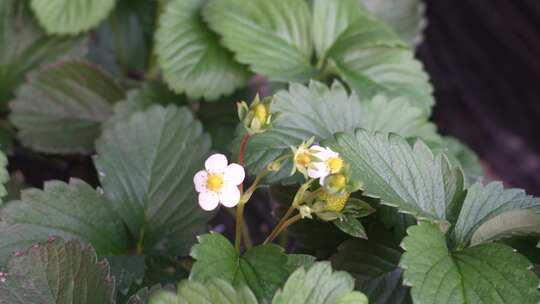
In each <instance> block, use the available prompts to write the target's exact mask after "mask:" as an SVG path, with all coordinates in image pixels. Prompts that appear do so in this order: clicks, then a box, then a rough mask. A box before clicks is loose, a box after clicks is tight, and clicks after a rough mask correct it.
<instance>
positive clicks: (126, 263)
mask: <svg viewBox="0 0 540 304" xmlns="http://www.w3.org/2000/svg"><path fill="white" fill-rule="evenodd" d="M105 259H106V260H107V262H109V265H110V268H111V276H113V277H114V281H115V283H116V289H117V290H118V291H119V292H121V293H122V294H124V295H126V294H127V293H128V292H129V289H130V287H131V286H132V285H133V284H135V283H136V284H141V283H142V280H143V278H144V268H145V263H144V256H142V255H113V256H107V257H105Z"/></svg>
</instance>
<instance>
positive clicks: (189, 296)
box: [150, 279, 258, 304]
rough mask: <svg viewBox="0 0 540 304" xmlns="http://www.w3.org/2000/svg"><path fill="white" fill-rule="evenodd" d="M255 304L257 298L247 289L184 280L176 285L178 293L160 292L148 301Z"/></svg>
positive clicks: (217, 281) (152, 303)
mask: <svg viewBox="0 0 540 304" xmlns="http://www.w3.org/2000/svg"><path fill="white" fill-rule="evenodd" d="M161 303H171V304H172V303H178V304H180V303H182V304H199V303H209V304H210V303H211V304H230V303H234V304H257V303H258V302H257V298H255V295H253V292H251V291H250V290H249V288H247V287H245V286H244V287H242V288H240V289H238V290H235V289H234V288H233V287H232V286H231V285H230V284H229V283H227V282H226V281H224V280H220V279H211V280H209V281H207V282H205V283H204V284H201V283H199V282H195V281H191V280H184V281H182V282H180V284H179V285H178V293H177V294H174V293H172V292H165V291H164V292H161V293H159V294H157V295H155V296H153V297H152V298H151V299H150V304H161Z"/></svg>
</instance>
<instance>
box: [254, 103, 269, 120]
mask: <svg viewBox="0 0 540 304" xmlns="http://www.w3.org/2000/svg"><path fill="white" fill-rule="evenodd" d="M254 112H255V117H257V119H258V120H259V121H260V122H261V124H264V123H265V122H266V118H267V116H268V111H267V110H266V107H265V106H264V105H263V104H258V105H256V106H255V109H254Z"/></svg>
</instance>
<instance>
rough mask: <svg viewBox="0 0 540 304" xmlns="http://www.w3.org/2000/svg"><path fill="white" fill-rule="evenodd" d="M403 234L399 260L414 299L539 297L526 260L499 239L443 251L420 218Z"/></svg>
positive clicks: (522, 303)
mask: <svg viewBox="0 0 540 304" xmlns="http://www.w3.org/2000/svg"><path fill="white" fill-rule="evenodd" d="M408 233H409V236H407V237H406V238H405V239H404V240H403V245H402V246H403V248H404V249H405V250H406V252H405V253H404V254H403V255H402V257H401V261H400V266H401V267H402V268H404V269H405V273H404V278H405V283H406V284H409V285H411V286H412V289H411V295H412V298H413V301H414V303H415V304H416V303H419V304H424V303H493V304H495V303H501V304H507V303H516V304H518V303H519V304H534V303H538V301H540V292H539V291H538V290H537V285H538V277H536V275H535V274H534V273H533V272H531V271H530V270H529V267H530V266H531V263H530V262H529V261H528V260H527V259H526V258H525V257H523V256H522V255H520V254H518V253H516V252H514V250H513V249H512V248H510V247H508V246H506V245H502V244H483V245H478V246H474V247H470V248H466V249H465V250H462V251H456V252H449V250H448V247H447V245H446V239H445V236H444V234H443V233H442V232H441V231H440V229H439V228H438V227H437V226H435V225H433V224H430V223H426V222H420V224H419V225H418V226H412V227H411V228H409V230H408Z"/></svg>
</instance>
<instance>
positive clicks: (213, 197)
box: [199, 191, 219, 211]
mask: <svg viewBox="0 0 540 304" xmlns="http://www.w3.org/2000/svg"><path fill="white" fill-rule="evenodd" d="M218 205H219V196H218V194H217V193H215V192H212V191H204V192H201V193H199V206H201V208H203V209H204V210H206V211H211V210H214V209H216V207H217V206H218Z"/></svg>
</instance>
